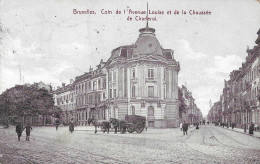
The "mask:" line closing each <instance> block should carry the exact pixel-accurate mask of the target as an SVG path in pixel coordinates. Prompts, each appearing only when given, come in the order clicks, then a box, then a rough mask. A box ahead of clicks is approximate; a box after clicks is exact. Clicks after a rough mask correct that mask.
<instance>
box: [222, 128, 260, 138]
mask: <svg viewBox="0 0 260 164" xmlns="http://www.w3.org/2000/svg"><path fill="white" fill-rule="evenodd" d="M219 127H221V128H223V127H222V126H219ZM223 129H227V130H231V131H235V132H238V133H242V134H245V135H249V136H252V137H256V138H260V132H259V131H254V134H253V135H250V134H248V130H246V133H244V129H241V128H234V129H232V128H231V127H229V128H226V127H224V128H223Z"/></svg>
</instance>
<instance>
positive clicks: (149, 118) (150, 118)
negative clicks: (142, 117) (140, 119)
mask: <svg viewBox="0 0 260 164" xmlns="http://www.w3.org/2000/svg"><path fill="white" fill-rule="evenodd" d="M147 120H155V117H154V116H147Z"/></svg>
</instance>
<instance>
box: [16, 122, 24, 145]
mask: <svg viewBox="0 0 260 164" xmlns="http://www.w3.org/2000/svg"><path fill="white" fill-rule="evenodd" d="M22 132H23V126H22V123H21V122H18V124H17V125H16V133H17V136H18V141H20V137H21V136H22Z"/></svg>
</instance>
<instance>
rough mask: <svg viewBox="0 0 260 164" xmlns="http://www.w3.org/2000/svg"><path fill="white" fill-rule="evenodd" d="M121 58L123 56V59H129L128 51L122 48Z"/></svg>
mask: <svg viewBox="0 0 260 164" xmlns="http://www.w3.org/2000/svg"><path fill="white" fill-rule="evenodd" d="M120 56H122V57H125V58H126V57H127V49H126V48H122V49H121V55H120Z"/></svg>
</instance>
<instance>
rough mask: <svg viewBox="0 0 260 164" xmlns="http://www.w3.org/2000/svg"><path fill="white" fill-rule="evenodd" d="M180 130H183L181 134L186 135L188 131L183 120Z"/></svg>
mask: <svg viewBox="0 0 260 164" xmlns="http://www.w3.org/2000/svg"><path fill="white" fill-rule="evenodd" d="M182 130H183V135H185V134H186V135H188V134H187V131H188V124H187V123H186V122H185V121H184V122H183V124H182Z"/></svg>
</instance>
